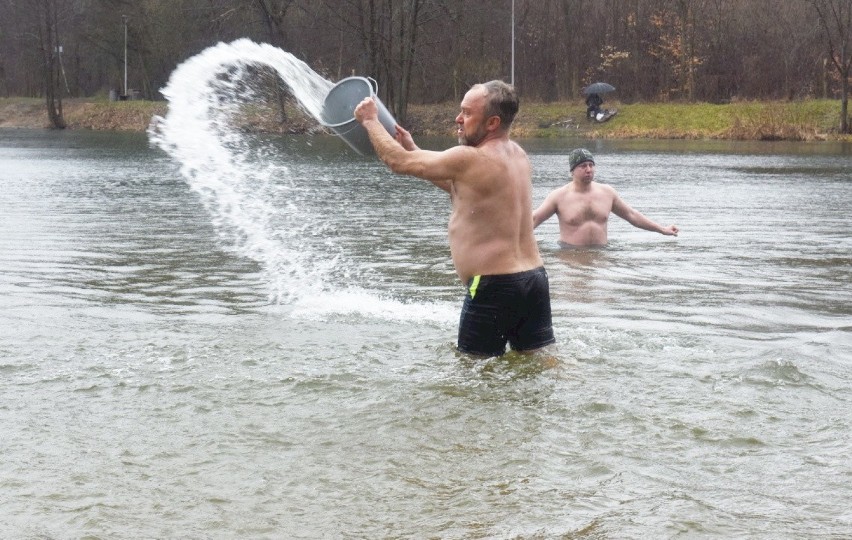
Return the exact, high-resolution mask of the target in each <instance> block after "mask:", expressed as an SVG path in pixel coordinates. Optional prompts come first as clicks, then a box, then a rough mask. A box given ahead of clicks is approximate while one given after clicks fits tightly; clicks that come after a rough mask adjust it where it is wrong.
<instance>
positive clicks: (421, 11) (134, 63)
mask: <svg viewBox="0 0 852 540" xmlns="http://www.w3.org/2000/svg"><path fill="white" fill-rule="evenodd" d="M850 17H852V0H514V1H513V0H0V97H2V96H5V97H8V96H29V97H42V96H45V97H47V98H48V103H49V106H50V101H51V100H52V99H54V97H55V98H56V99H59V100H60V107H61V98H62V97H63V96H68V97H87V96H95V95H105V94H107V93H108V92H110V91H115V92H119V93H122V94H123V93H124V90H125V88H127V89H128V91H127V93H129V94H130V93H132V95H134V96H135V95H138V96H139V97H142V98H145V99H152V100H157V99H161V96H160V95H159V93H158V90H159V89H160V88H162V87H163V86H164V85H165V83H166V81H167V80H168V77H169V75H170V73H171V72H172V70H174V68H175V67H176V66H177V65H178V64H179V63H181V62H182V61H184V60H186V59H187V58H189V57H191V56H192V55H194V54H196V53H198V52H200V51H201V50H203V49H205V48H206V47H208V46H210V45H213V44H215V43H217V42H219V41H231V40H234V39H236V38H241V37H248V38H250V39H253V40H255V41H258V42H267V43H271V44H273V45H276V46H278V47H280V48H282V49H284V50H285V51H288V52H290V53H292V54H293V55H295V56H297V57H298V58H300V59H302V60H304V61H305V62H306V63H307V64H308V65H310V66H311V67H312V68H313V69H314V70H315V71H317V72H319V73H320V74H322V75H323V76H325V77H326V78H328V79H330V80H332V81H336V80H338V79H340V78H343V77H346V76H349V75H352V74H357V75H369V76H371V77H374V78H376V79H377V80H378V82H379V88H380V89H381V92H382V95H381V96H380V97H381V98H382V100H383V101H384V102H385V103H386V104H387V105H388V106H389V108H390V109H392V111H393V112H394V113H395V115H396V116H397V117H398V118H401V119H404V118H405V115H406V108H407V105H408V103H438V102H445V101H458V100H459V99H460V98H461V96H462V95H463V93H464V91H465V90H466V89H467V88H468V87H469V86H470V84H472V83H474V82H480V81H483V80H488V79H494V78H501V79H503V80H506V81H514V83H515V84H516V86H517V87H518V89H519V92H520V93H521V95H522V96H523V98H524V99H526V100H531V101H541V102H550V101H559V100H573V99H577V98H578V97H580V90H581V88H582V87H583V86H585V85H586V84H588V83H590V82H593V81H596V80H604V81H606V82H609V83H611V84H613V85H615V86H616V87H617V88H618V97H619V99H620V100H621V101H622V102H626V103H631V102H634V103H635V102H641V101H657V102H658V101H679V102H696V101H701V102H710V103H724V102H729V101H733V100H752V99H755V100H777V99H785V100H788V99H803V98H835V99H841V100H842V102H843V107H842V113H841V117H842V119H843V121H842V122H841V124H842V127H841V129H842V130H843V131H844V132H848V125H847V124H846V118H847V116H848V115H847V108H846V99H845V98H846V96H847V95H848V82H849V67H850V57H852V39H850V37H852V24H850V21H851V20H852V19H850ZM513 21H514V25H513V24H512V23H513ZM513 34H514V47H513ZM125 43H126V62H127V66H126V73H127V81H126V83H125V81H124V76H125ZM125 84H126V86H125ZM131 90H132V92H131Z"/></svg>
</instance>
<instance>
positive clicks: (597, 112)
mask: <svg viewBox="0 0 852 540" xmlns="http://www.w3.org/2000/svg"><path fill="white" fill-rule="evenodd" d="M614 90H615V87H614V86H613V85H611V84H609V83H605V82H596V83H593V84H590V85H589V86H587V87H585V88H583V93H584V94H585V95H586V116H587V117H588V118H589V119H590V120H597V121H599V122H603V121H604V119H607V120H608V119H609V118H608V116H607V113H608V112H609V111H602V110H601V105H603V102H604V100H603V98H602V97H601V94H606V93H607V92H612V91H614Z"/></svg>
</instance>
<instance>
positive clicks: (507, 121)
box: [480, 80, 519, 129]
mask: <svg viewBox="0 0 852 540" xmlns="http://www.w3.org/2000/svg"><path fill="white" fill-rule="evenodd" d="M480 86H482V87H483V88H485V94H486V99H485V118H490V117H492V116H498V117H500V125H501V127H502V128H503V129H509V126H511V125H512V121H513V120H514V119H515V115H516V114H518V108H519V102H518V93H517V92H516V91H515V87H514V86H512V85H511V84H508V83H505V82H503V81H499V80H494V81H488V82H486V83H482V84H481V85H480Z"/></svg>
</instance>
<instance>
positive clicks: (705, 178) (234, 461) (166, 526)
mask: <svg viewBox="0 0 852 540" xmlns="http://www.w3.org/2000/svg"><path fill="white" fill-rule="evenodd" d="M244 142H246V143H247V146H246V148H249V150H246V151H245V152H244V153H243V159H244V161H243V162H242V166H243V171H242V172H239V171H237V172H235V174H238V175H241V176H240V178H239V179H238V180H239V181H240V182H242V183H244V184H245V185H244V186H242V187H245V188H246V189H245V190H244V191H242V192H239V193H237V191H239V190H240V189H241V188H240V187H238V182H234V183H231V184H223V185H221V186H219V189H220V190H224V191H226V190H231V191H233V192H229V193H228V194H227V196H223V195H222V193H218V194H216V193H214V192H215V187H212V186H211V185H205V186H202V187H199V186H197V185H194V184H193V183H192V182H188V181H187V180H186V178H185V177H184V176H182V175H181V173H180V170H179V169H180V165H179V164H178V163H176V162H175V161H174V160H173V159H172V158H171V157H170V156H169V155H167V154H166V153H165V152H163V151H161V150H160V149H159V148H156V147H154V146H152V145H151V144H149V142H148V140H147V138H146V137H145V136H144V135H119V134H114V133H113V134H107V133H84V132H56V133H54V132H44V131H28V130H15V131H2V132H0V171H2V172H0V185H2V192H0V224H2V231H3V234H2V236H0V252H2V257H0V261H2V262H0V373H2V378H0V431H2V434H3V436H2V439H0V452H2V456H3V460H2V465H0V467H2V474H0V534H2V536H3V537H5V538H82V537H86V538H168V537H172V538H174V537H187V538H237V537H239V538H324V537H326V538H427V537H429V538H553V537H564V538H595V539H598V538H671V537H687V538H691V537H718V538H730V537H749V538H784V537H786V538H802V537H819V538H848V537H849V536H850V535H852V511H850V510H849V501H850V500H852V463H850V460H849V454H850V451H852V440H850V433H852V318H850V316H852V286H850V277H852V264H850V263H852V255H850V254H852V234H850V233H852V220H850V217H849V213H848V212H849V208H850V206H852V179H850V170H852V168H850V163H851V162H850V155H852V149H850V147H849V146H848V145H847V146H843V145H835V144H830V143H819V144H780V143H761V144H757V143H754V144H743V143H689V142H657V143H655V142H587V143H586V144H587V145H588V146H589V147H590V148H591V150H592V151H594V152H595V153H596V154H597V158H598V161H597V163H598V175H599V180H601V181H603V182H606V183H610V184H612V185H614V186H615V187H616V189H618V190H619V192H620V193H621V195H622V196H623V198H624V199H625V200H626V201H628V202H629V203H630V204H631V205H633V206H634V207H635V208H637V209H639V210H641V211H642V212H644V213H645V214H646V215H648V216H649V217H652V218H653V219H655V220H658V221H660V222H663V223H677V224H678V225H679V226H680V228H681V231H682V232H681V234H680V236H679V237H677V238H671V237H664V236H661V235H658V234H654V233H650V232H647V231H642V230H639V229H634V228H632V227H630V226H629V225H628V224H626V223H625V222H623V221H621V220H619V219H618V218H616V217H613V218H612V223H611V224H610V236H611V243H610V245H609V246H608V247H607V248H605V249H600V250H588V251H584V250H577V251H560V250H559V249H557V245H556V239H557V227H556V224H555V222H554V221H553V220H551V221H549V222H546V223H545V224H544V225H542V226H541V227H540V228H539V229H537V237H538V239H539V244H540V247H541V251H542V253H543V257H544V260H545V264H546V267H547V269H548V272H549V274H550V279H551V289H552V296H553V311H554V325H555V332H556V337H557V341H558V342H557V344H556V345H555V346H554V347H553V348H552V350H551V351H550V355H551V356H552V357H554V358H555V359H556V365H555V366H552V365H551V364H550V363H549V362H548V358H546V357H544V356H543V355H540V356H533V357H524V356H519V355H515V354H511V353H510V354H507V355H505V356H503V357H500V358H489V359H476V358H469V357H465V356H463V355H460V354H458V353H457V352H456V351H455V349H454V342H455V331H456V325H457V318H458V313H459V308H460V305H461V299H462V294H463V290H462V287H461V285H460V283H458V280H457V278H456V276H455V274H454V272H453V268H452V265H451V262H450V259H449V251H448V247H447V241H446V222H447V217H448V211H449V204H448V200H447V197H446V195H445V194H444V193H443V192H442V191H440V190H438V189H435V188H433V187H431V186H429V185H427V184H426V183H425V182H422V181H418V180H415V179H411V178H404V177H398V176H395V175H393V174H391V173H389V172H388V171H387V170H386V169H385V168H384V167H383V166H382V165H380V164H379V163H378V162H376V161H375V160H374V159H371V158H363V157H358V156H355V155H354V154H352V152H351V151H349V150H348V149H347V148H346V147H345V146H344V145H343V144H342V143H341V142H340V141H339V140H337V139H335V138H332V137H320V136H318V137H302V138H298V137H292V138H288V137H281V138H268V139H258V140H251V139H246V140H245V141H244ZM521 142H522V144H523V145H524V146H525V147H526V148H527V150H528V151H529V153H530V155H531V160H532V163H533V166H534V170H535V178H534V200H535V202H536V203H538V202H540V201H541V200H542V198H543V197H544V196H545V194H546V193H547V192H548V191H549V190H551V189H553V188H555V187H556V186H558V185H560V184H561V183H562V182H564V181H565V179H566V175H567V172H566V170H565V169H566V163H567V152H568V151H569V150H570V148H572V147H573V146H574V145H576V144H580V142H579V141H571V140H559V141H521ZM427 144H432V145H434V146H436V147H438V146H440V145H441V144H451V141H428V142H427ZM197 174H200V175H202V176H203V173H197Z"/></svg>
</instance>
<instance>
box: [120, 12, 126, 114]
mask: <svg viewBox="0 0 852 540" xmlns="http://www.w3.org/2000/svg"><path fill="white" fill-rule="evenodd" d="M121 20H123V21H124V99H127V15H122V16H121Z"/></svg>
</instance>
